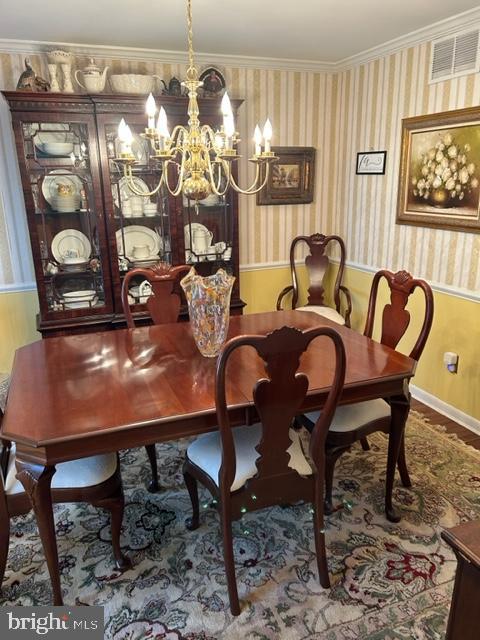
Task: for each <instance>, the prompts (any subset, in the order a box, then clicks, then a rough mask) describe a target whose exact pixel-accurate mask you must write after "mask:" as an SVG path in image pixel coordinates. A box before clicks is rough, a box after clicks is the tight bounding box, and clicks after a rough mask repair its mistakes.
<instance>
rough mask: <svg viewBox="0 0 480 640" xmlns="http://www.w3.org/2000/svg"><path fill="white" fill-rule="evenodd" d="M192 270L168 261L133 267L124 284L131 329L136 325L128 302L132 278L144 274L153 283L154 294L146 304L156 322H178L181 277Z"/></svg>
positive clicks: (127, 314) (128, 320) (125, 310)
mask: <svg viewBox="0 0 480 640" xmlns="http://www.w3.org/2000/svg"><path fill="white" fill-rule="evenodd" d="M189 270H190V267H189V266H187V265H185V264H183V265H179V266H177V267H172V266H171V265H170V264H167V263H166V262H159V263H158V264H156V265H154V266H153V267H147V268H144V269H143V268H138V269H132V270H131V271H129V272H128V273H127V274H126V275H125V278H124V279H123V284H122V306H123V313H124V314H125V318H126V320H127V326H128V327H129V328H130V329H133V327H135V321H134V319H133V316H132V310H131V309H130V304H129V302H128V289H129V285H130V283H131V281H132V278H135V277H138V276H142V277H143V278H145V279H146V280H148V282H150V284H151V285H152V295H151V296H150V297H149V298H148V299H147V302H146V306H147V309H148V312H149V313H150V316H151V318H152V320H153V322H154V323H155V324H165V323H167V322H176V321H177V319H178V313H179V311H180V301H181V298H180V290H179V281H180V278H181V277H182V276H183V275H185V274H186V273H187V272H188V271H189Z"/></svg>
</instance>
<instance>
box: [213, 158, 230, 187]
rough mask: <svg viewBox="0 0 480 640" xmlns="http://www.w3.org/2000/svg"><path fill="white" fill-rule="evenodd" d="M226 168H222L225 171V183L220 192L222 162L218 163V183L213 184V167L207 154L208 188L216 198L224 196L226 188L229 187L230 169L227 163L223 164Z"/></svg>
mask: <svg viewBox="0 0 480 640" xmlns="http://www.w3.org/2000/svg"><path fill="white" fill-rule="evenodd" d="M225 164H226V166H225V167H223V170H224V171H225V176H226V181H225V189H223V190H220V184H221V182H222V172H221V168H220V167H221V166H222V165H223V162H222V161H220V162H219V167H218V169H219V171H218V183H216V182H215V176H214V175H213V165H212V160H211V158H210V155H209V154H208V173H209V176H210V186H211V187H212V191H213V193H214V194H215V195H216V196H220V197H222V196H224V195H225V194H226V193H227V191H228V187H229V186H230V175H229V174H230V171H229V169H230V167H229V166H228V163H225Z"/></svg>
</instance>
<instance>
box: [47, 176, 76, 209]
mask: <svg viewBox="0 0 480 640" xmlns="http://www.w3.org/2000/svg"><path fill="white" fill-rule="evenodd" d="M60 184H63V185H65V186H68V187H70V188H71V189H72V196H73V197H74V198H77V199H80V198H81V191H82V189H83V182H82V181H81V179H80V178H79V177H78V176H77V175H75V174H74V173H71V172H70V171H66V170H65V169H54V170H53V171H50V173H49V174H48V175H46V176H45V178H44V179H43V182H42V193H43V197H44V198H45V200H46V201H47V202H48V204H49V205H50V206H51V207H53V206H54V198H56V197H57V196H58V185H60Z"/></svg>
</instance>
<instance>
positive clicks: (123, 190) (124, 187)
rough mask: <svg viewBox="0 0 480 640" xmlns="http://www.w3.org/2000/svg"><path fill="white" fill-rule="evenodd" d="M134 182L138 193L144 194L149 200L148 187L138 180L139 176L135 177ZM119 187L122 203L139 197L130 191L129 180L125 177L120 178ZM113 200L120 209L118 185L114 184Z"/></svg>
mask: <svg viewBox="0 0 480 640" xmlns="http://www.w3.org/2000/svg"><path fill="white" fill-rule="evenodd" d="M132 180H133V183H134V184H135V188H136V189H138V191H141V192H142V193H144V194H145V197H146V198H148V192H149V191H150V189H149V188H148V185H147V184H146V183H145V182H144V181H143V180H142V179H141V178H137V176H133V177H132ZM118 186H119V188H120V200H121V201H122V203H123V202H125V201H127V200H128V199H129V198H132V197H135V196H136V195H137V194H136V193H133V191H132V190H131V189H130V187H129V186H128V180H127V178H125V177H123V178H120V180H119V181H118ZM112 198H113V202H114V203H115V206H116V207H119V206H120V204H119V202H118V189H117V185H116V184H112Z"/></svg>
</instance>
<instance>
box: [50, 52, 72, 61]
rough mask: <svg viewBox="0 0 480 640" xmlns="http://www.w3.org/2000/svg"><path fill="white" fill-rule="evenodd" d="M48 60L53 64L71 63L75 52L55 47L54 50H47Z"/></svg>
mask: <svg viewBox="0 0 480 640" xmlns="http://www.w3.org/2000/svg"><path fill="white" fill-rule="evenodd" d="M47 60H48V62H50V63H51V64H71V63H72V60H73V54H72V53H70V52H69V51H62V50H61V49H54V50H53V51H47Z"/></svg>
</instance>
